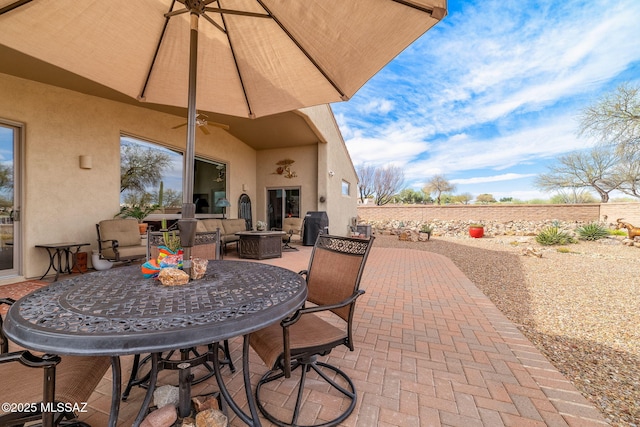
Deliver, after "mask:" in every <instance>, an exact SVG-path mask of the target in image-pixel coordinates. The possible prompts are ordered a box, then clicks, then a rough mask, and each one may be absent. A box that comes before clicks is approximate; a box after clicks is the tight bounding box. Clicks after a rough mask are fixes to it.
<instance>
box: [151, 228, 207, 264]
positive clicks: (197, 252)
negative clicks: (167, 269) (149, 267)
mask: <svg viewBox="0 0 640 427" xmlns="http://www.w3.org/2000/svg"><path fill="white" fill-rule="evenodd" d="M174 232H175V234H176V236H180V231H177V230H176V231H170V233H174ZM163 245H164V239H163V232H162V231H149V232H148V233H147V260H149V259H157V258H158V255H159V253H160V252H159V250H158V246H163ZM191 257H192V258H204V259H220V229H219V228H218V229H217V230H216V231H213V232H212V231H207V232H202V233H199V232H196V242H195V246H193V247H192V248H191Z"/></svg>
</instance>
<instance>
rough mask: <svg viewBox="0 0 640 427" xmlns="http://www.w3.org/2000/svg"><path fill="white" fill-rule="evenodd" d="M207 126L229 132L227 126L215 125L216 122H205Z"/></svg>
mask: <svg viewBox="0 0 640 427" xmlns="http://www.w3.org/2000/svg"><path fill="white" fill-rule="evenodd" d="M207 124H208V125H209V126H214V127H217V128H220V129H224V130H229V125H225V124H224V123H216V122H207Z"/></svg>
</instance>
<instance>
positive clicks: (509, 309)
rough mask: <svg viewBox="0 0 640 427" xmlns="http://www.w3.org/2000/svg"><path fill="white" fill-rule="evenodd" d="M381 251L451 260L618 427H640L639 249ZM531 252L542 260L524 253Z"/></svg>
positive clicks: (390, 243)
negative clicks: (426, 253)
mask: <svg viewBox="0 0 640 427" xmlns="http://www.w3.org/2000/svg"><path fill="white" fill-rule="evenodd" d="M375 245H376V246H378V247H404V248H411V249H418V250H425V251H430V252H434V253H438V254H442V255H444V256H446V257H448V258H449V259H451V260H452V261H453V262H454V263H455V264H456V266H458V268H460V270H462V271H463V272H464V273H465V275H466V276H467V277H468V278H469V279H470V280H471V281H472V282H474V283H475V285H476V286H477V287H478V288H479V289H480V290H482V291H483V292H484V293H485V295H487V296H488V297H489V298H490V299H491V300H492V301H493V303H494V304H495V305H496V306H497V307H498V309H500V310H501V311H502V312H503V313H504V314H505V315H506V316H507V317H508V318H509V319H510V320H511V321H512V322H514V323H515V324H516V325H517V326H518V328H519V329H520V330H521V331H522V332H523V333H524V335H525V336H527V338H528V339H529V340H531V342H532V343H533V344H534V345H536V347H538V349H539V350H540V351H541V352H542V353H543V354H544V355H545V356H546V357H547V358H548V359H549V361H550V362H551V363H552V364H553V365H554V366H555V367H556V368H557V369H558V370H559V371H560V372H562V373H563V374H564V375H565V376H566V377H567V378H568V379H569V380H570V381H571V382H573V384H574V385H575V386H576V388H578V390H580V391H581V392H582V393H583V394H584V395H585V396H586V397H587V399H589V400H590V401H591V402H593V404H594V405H595V406H596V407H597V408H599V409H600V410H601V411H602V413H603V414H604V416H605V417H606V418H607V420H608V421H609V422H610V423H611V425H613V426H634V427H635V426H640V275H638V274H637V272H636V268H637V266H638V263H637V261H638V259H639V258H640V248H634V247H629V246H623V245H621V244H619V241H617V240H615V239H603V240H599V241H596V242H587V241H581V242H580V243H578V244H572V245H569V246H564V247H563V249H562V251H563V252H561V251H559V250H558V247H555V246H552V247H544V246H540V245H539V244H538V243H536V242H535V239H534V238H533V237H507V236H500V237H486V236H485V237H484V238H482V239H471V238H462V237H459V238H455V237H438V236H432V238H431V240H429V241H427V242H404V241H399V240H398V236H386V235H377V236H376V241H375ZM527 248H531V249H533V250H534V251H535V252H537V253H539V254H541V255H542V256H541V257H537V256H531V255H527V256H525V255H523V253H524V252H526V249H527ZM567 251H568V252H567Z"/></svg>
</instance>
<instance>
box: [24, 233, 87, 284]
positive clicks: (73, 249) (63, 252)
mask: <svg viewBox="0 0 640 427" xmlns="http://www.w3.org/2000/svg"><path fill="white" fill-rule="evenodd" d="M89 245H90V243H78V242H65V243H49V244H45V245H36V248H44V249H46V250H47V253H48V254H49V268H47V271H46V272H45V273H44V274H43V275H42V277H41V278H40V280H42V279H44V278H45V277H46V275H47V274H49V271H50V270H51V269H52V268H53V270H54V271H55V272H56V276H55V277H54V279H53V281H54V282H57V281H58V276H59V275H60V273H67V274H71V272H72V270H73V268H74V267H75V264H76V255H77V253H78V252H79V251H80V248H81V247H82V246H89ZM63 256H64V259H65V262H64V267H63V265H62V257H63ZM56 259H57V263H56ZM56 264H57V265H56ZM78 271H80V273H82V271H81V270H80V269H78Z"/></svg>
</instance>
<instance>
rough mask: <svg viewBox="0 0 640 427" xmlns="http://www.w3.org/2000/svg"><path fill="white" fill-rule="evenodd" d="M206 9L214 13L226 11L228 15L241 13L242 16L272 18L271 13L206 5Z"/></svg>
mask: <svg viewBox="0 0 640 427" xmlns="http://www.w3.org/2000/svg"><path fill="white" fill-rule="evenodd" d="M204 10H205V11H207V12H214V13H220V14H223V13H226V14H227V15H241V16H251V17H254V18H271V16H270V15H268V14H265V13H256V12H245V11H242V10H233V9H221V8H219V7H205V8H204Z"/></svg>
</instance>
